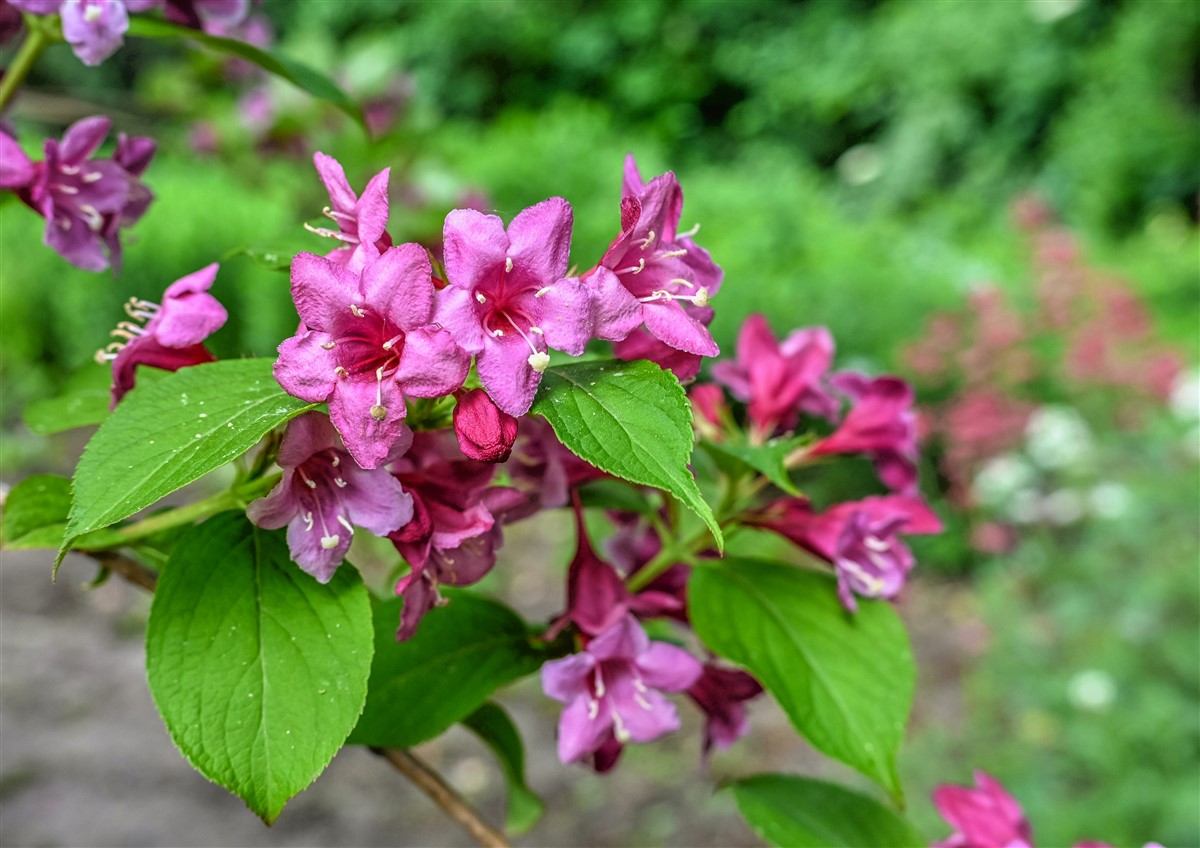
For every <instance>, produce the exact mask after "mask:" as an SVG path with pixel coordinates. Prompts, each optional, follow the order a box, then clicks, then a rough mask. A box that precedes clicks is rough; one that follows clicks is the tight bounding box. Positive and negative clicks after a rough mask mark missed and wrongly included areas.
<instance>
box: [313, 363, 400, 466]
mask: <svg viewBox="0 0 1200 848" xmlns="http://www.w3.org/2000/svg"><path fill="white" fill-rule="evenodd" d="M376 407H382V408H383V412H382V415H383V417H382V418H381V419H380V418H376V417H375V415H373V414H372V410H374V409H376ZM376 411H377V410H376ZM407 414H408V408H407V407H406V406H405V405H404V395H403V394H401V393H400V390H399V389H398V388H397V387H396V383H395V381H393V380H383V381H382V382H379V383H377V382H376V381H375V380H355V379H342V380H338V381H337V383H336V384H335V385H334V388H333V394H332V395H331V396H330V398H329V417H330V418H331V419H332V420H333V426H335V427H337V430H338V432H339V433H341V434H342V441H343V442H345V443H346V450H348V451H350V455H351V456H352V457H354V460H355V461H356V462H357V463H358V464H359V465H361V466H362V467H363V468H378V467H379V466H380V465H382V464H383V463H384V462H386V461H387V458H388V455H389V454H390V453H391V450H392V447H393V446H394V445H395V444H396V442H398V441H399V440H401V439H402V438H404V436H405V433H406V432H407V431H408V426H407V425H406V424H405V423H404V416H405V415H407Z"/></svg>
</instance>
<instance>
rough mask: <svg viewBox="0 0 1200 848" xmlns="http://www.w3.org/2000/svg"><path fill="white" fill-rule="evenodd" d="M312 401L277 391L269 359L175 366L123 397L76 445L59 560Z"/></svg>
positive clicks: (227, 458)
mask: <svg viewBox="0 0 1200 848" xmlns="http://www.w3.org/2000/svg"><path fill="white" fill-rule="evenodd" d="M311 408H312V405H311V404H307V403H305V402H304V401H302V400H298V399H296V398H294V397H292V396H291V395H289V394H287V393H285V392H284V391H283V389H281V388H280V387H279V384H278V383H276V382H275V378H274V377H273V376H272V374H271V360H269V359H233V360H228V361H225V362H210V363H206V364H204V365H196V366H193V367H191V368H184V369H182V370H181V371H176V372H175V373H174V374H170V375H168V376H167V377H164V378H163V379H162V380H160V381H158V382H156V383H155V384H154V385H152V386H145V387H142V388H140V389H138V390H136V391H134V392H132V393H130V394H129V395H128V396H127V397H125V398H124V399H123V400H122V401H121V403H120V405H119V406H118V407H117V408H116V410H115V411H114V412H113V414H112V415H111V416H109V417H108V419H107V420H106V421H105V422H104V423H103V424H102V425H101V426H100V429H99V430H97V431H96V433H95V435H93V436H92V438H91V441H89V442H88V444H87V447H86V448H85V449H84V452H83V456H82V457H81V458H80V460H79V465H78V466H77V467H76V469H75V480H74V488H75V499H74V503H73V504H72V506H71V514H70V517H69V518H68V520H67V529H66V538H65V542H64V545H63V549H62V550H60V551H59V560H60V561H61V559H62V557H63V555H64V554H65V553H66V549H67V547H69V546H70V544H71V542H72V541H73V540H74V539H75V538H76V537H78V536H81V535H83V534H84V533H88V532H90V531H92V530H96V529H99V528H101V527H106V526H108V525H110V524H112V523H113V522H116V521H120V520H121V519H122V518H128V517H129V516H130V515H133V514H134V513H135V512H137V511H138V510H141V509H144V508H145V507H147V506H150V505H151V504H153V503H155V502H156V501H158V500H159V499H160V498H162V497H164V496H166V495H169V494H170V493H171V492H173V491H175V490H176V489H178V488H180V487H182V486H185V485H187V484H188V483H191V482H192V481H193V480H196V479H198V478H199V477H202V476H203V475H205V474H207V473H208V472H210V471H212V470H214V469H216V468H219V467H221V466H222V465H224V464H225V463H227V462H230V461H231V460H233V459H236V458H237V457H239V456H241V455H242V454H244V453H245V452H246V451H248V450H250V448H252V447H254V445H255V444H257V443H258V440H259V439H261V438H262V437H263V436H264V435H266V434H267V433H268V432H270V431H271V430H272V429H273V428H275V427H277V426H279V425H280V424H282V423H284V422H285V421H287V420H288V419H290V418H294V417H295V416H297V415H299V414H300V413H301V412H304V411H305V410H306V409H311Z"/></svg>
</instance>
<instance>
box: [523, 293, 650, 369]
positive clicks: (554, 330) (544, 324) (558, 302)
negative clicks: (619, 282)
mask: <svg viewBox="0 0 1200 848" xmlns="http://www.w3.org/2000/svg"><path fill="white" fill-rule="evenodd" d="M626 294H627V295H628V293H626ZM630 299H631V300H632V298H630ZM634 302H635V303H636V301H634ZM535 303H537V304H538V311H539V313H540V314H539V315H538V317H537V319H536V320H537V322H538V323H537V326H538V327H539V329H541V330H542V332H543V333H544V334H545V339H546V344H547V346H549V347H552V348H554V349H555V350H561V351H564V352H565V353H569V354H571V356H579V354H581V353H583V349H584V348H585V347H587V343H588V341H589V340H590V339H591V337H592V316H591V311H592V301H591V298H590V296H589V293H588V289H587V286H585V285H584V283H583V281H582V280H579V279H577V278H574V277H568V278H566V279H563V280H559V281H558V282H556V283H554V284H553V285H551V286H549V287H548V288H546V289H544V290H542V292H541V293H540V294H539V295H538V296H537V300H536V301H535ZM639 312H640V310H639ZM639 323H640V316H639Z"/></svg>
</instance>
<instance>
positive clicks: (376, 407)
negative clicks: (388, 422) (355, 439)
mask: <svg viewBox="0 0 1200 848" xmlns="http://www.w3.org/2000/svg"><path fill="white" fill-rule="evenodd" d="M371 417H372V418H374V419H375V420H376V421H382V420H383V419H385V418H387V409H386V408H384V406H383V405H382V404H378V403H375V404H372V405H371Z"/></svg>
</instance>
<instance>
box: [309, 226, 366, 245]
mask: <svg viewBox="0 0 1200 848" xmlns="http://www.w3.org/2000/svg"><path fill="white" fill-rule="evenodd" d="M304 229H306V230H308V231H309V232H310V233H313V234H315V235H318V236H321V237H323V238H331V239H337V240H338V241H345V242H350V243H351V244H358V239H356V238H354V236H348V235H346V234H345V233H343V232H339V231H335V230H327V229H325V228H324V227H314V226H313V225H312V224H310V223H308V222H307V221H305V222H304Z"/></svg>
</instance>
